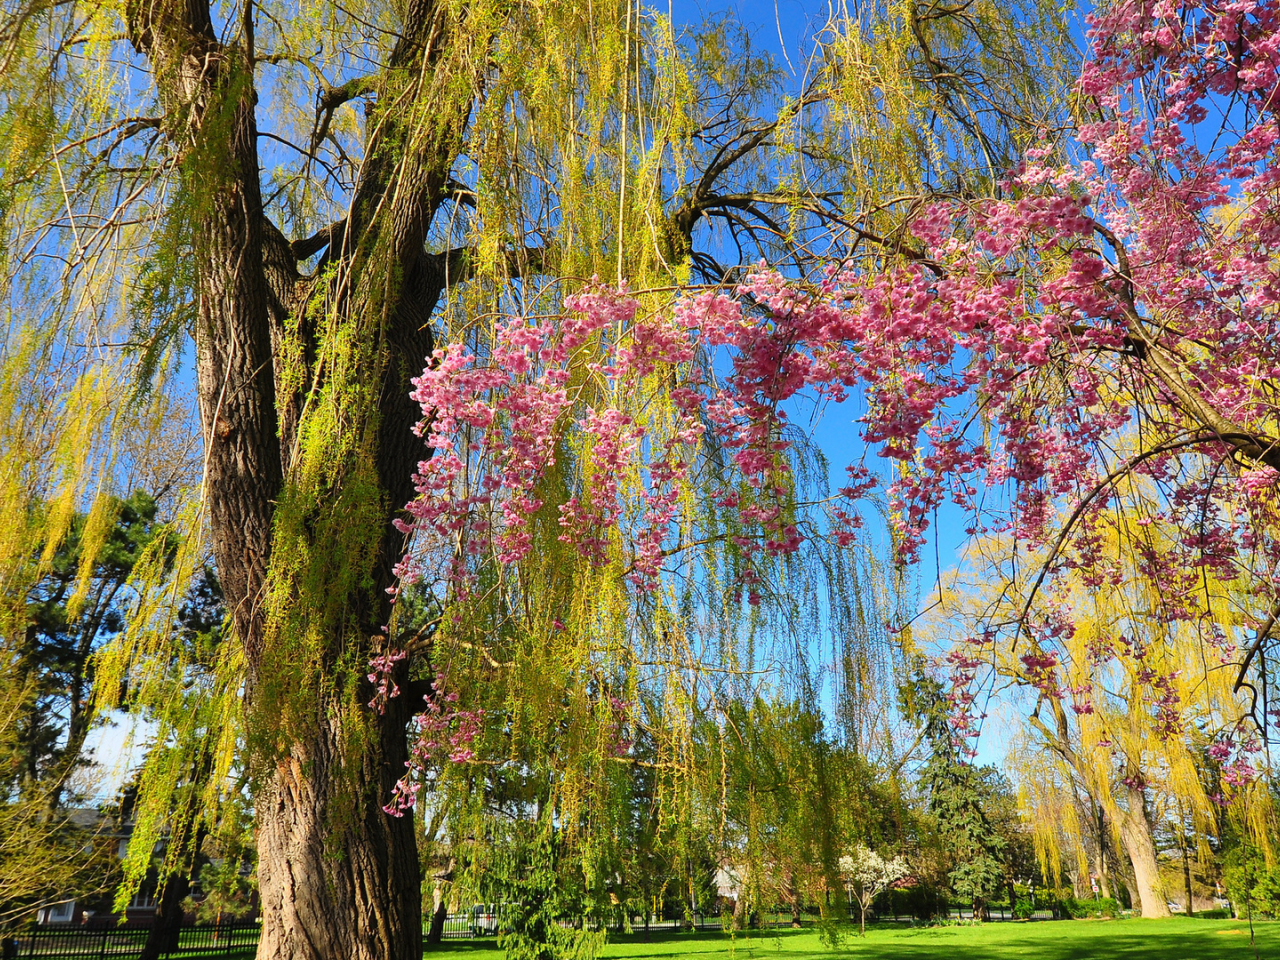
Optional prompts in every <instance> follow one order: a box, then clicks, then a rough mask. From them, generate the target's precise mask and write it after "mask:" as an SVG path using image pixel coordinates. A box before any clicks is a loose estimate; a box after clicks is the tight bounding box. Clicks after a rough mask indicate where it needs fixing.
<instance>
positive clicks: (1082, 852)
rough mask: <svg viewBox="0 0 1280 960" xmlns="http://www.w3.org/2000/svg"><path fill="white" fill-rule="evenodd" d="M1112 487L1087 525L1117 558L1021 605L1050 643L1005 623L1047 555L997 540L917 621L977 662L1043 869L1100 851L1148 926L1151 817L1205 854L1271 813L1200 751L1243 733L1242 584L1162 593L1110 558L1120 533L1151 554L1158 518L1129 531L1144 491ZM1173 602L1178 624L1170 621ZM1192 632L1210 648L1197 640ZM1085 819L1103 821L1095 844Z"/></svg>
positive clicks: (1130, 483)
mask: <svg viewBox="0 0 1280 960" xmlns="http://www.w3.org/2000/svg"><path fill="white" fill-rule="evenodd" d="M1121 487H1122V489H1121V490H1120V491H1119V494H1121V495H1120V496H1118V497H1117V501H1118V502H1117V503H1116V504H1114V505H1113V506H1114V509H1113V511H1112V512H1111V513H1110V514H1109V519H1108V521H1107V522H1105V523H1094V525H1093V529H1094V531H1095V532H1096V535H1097V542H1096V546H1097V548H1098V550H1099V553H1100V556H1102V557H1115V558H1118V559H1116V560H1115V561H1114V562H1113V564H1112V565H1111V567H1110V568H1109V574H1108V575H1107V576H1104V577H1101V578H1097V579H1096V580H1095V581H1093V582H1085V579H1084V575H1083V574H1082V573H1080V572H1076V573H1074V574H1071V575H1067V576H1064V575H1062V574H1061V573H1060V574H1059V575H1058V581H1059V582H1060V585H1059V586H1057V587H1055V588H1054V589H1053V590H1049V589H1047V588H1044V589H1042V590H1041V591H1040V592H1038V593H1036V594H1035V597H1034V602H1033V603H1032V604H1031V606H1030V610H1029V612H1028V615H1027V616H1028V619H1030V620H1036V621H1037V622H1045V621H1046V620H1047V621H1048V622H1063V623H1065V624H1069V626H1068V627H1067V628H1065V629H1062V630H1061V631H1057V632H1055V633H1054V634H1053V638H1052V639H1051V640H1049V639H1042V640H1041V641H1039V642H1036V641H1033V640H1031V639H1030V638H1029V637H1028V635H1027V633H1026V632H1024V631H1023V630H1021V629H1020V628H1018V627H1017V625H1018V624H1019V623H1021V622H1022V617H1023V604H1024V602H1025V598H1026V597H1028V596H1029V595H1031V589H1032V584H1033V582H1034V580H1035V578H1036V577H1037V575H1038V573H1039V570H1040V567H1041V564H1042V563H1043V562H1044V554H1045V553H1046V552H1047V550H1046V551H1042V552H1040V553H1030V554H1028V553H1026V552H1025V551H1024V552H1022V553H1021V555H1018V552H1014V551H1010V550H1009V547H1008V544H1007V542H1005V541H998V540H990V541H982V542H979V543H977V544H975V545H974V548H973V549H972V550H971V551H970V554H969V557H968V559H967V560H966V566H965V568H963V571H962V572H959V573H955V574H954V575H953V580H952V581H950V583H949V585H948V586H947V587H946V588H945V589H943V591H942V593H941V604H940V606H939V607H938V608H937V609H936V610H934V611H932V612H931V614H930V618H931V620H932V621H934V623H935V624H936V625H937V626H935V631H936V633H935V635H936V636H938V637H939V638H945V639H947V640H949V641H951V642H956V641H959V643H958V647H957V649H961V650H965V651H966V652H965V653H964V654H963V656H965V657H972V658H973V661H976V662H979V663H980V665H977V666H976V667H975V668H974V670H973V672H974V673H976V677H977V678H978V679H977V680H975V681H973V682H972V687H971V689H972V690H974V691H975V692H977V694H978V700H977V701H976V702H977V704H978V709H981V710H983V711H990V712H992V713H993V714H994V713H995V712H996V709H997V706H996V705H998V709H999V715H1000V717H1001V720H1000V721H997V722H999V723H1001V724H1012V725H1013V727H1014V735H1013V739H1012V741H1011V742H1012V746H1011V753H1010V758H1009V759H1010V762H1011V763H1012V765H1013V767H1014V768H1015V769H1016V770H1017V773H1018V780H1019V784H1020V801H1021V803H1022V806H1023V813H1024V814H1025V815H1026V816H1027V818H1028V820H1029V822H1031V823H1032V824H1033V825H1034V829H1035V839H1036V845H1037V850H1038V852H1039V855H1040V857H1041V860H1042V864H1043V865H1044V868H1045V869H1046V871H1047V872H1052V871H1057V870H1058V869H1059V865H1060V864H1061V862H1062V858H1063V857H1064V856H1066V857H1069V858H1071V859H1072V860H1074V861H1075V862H1076V864H1077V866H1078V870H1079V872H1080V873H1081V874H1088V873H1089V871H1090V865H1089V862H1088V860H1089V853H1088V849H1089V843H1090V842H1093V843H1095V844H1096V842H1099V841H1101V842H1103V843H1105V844H1109V845H1111V846H1112V848H1113V849H1116V850H1121V851H1123V852H1124V854H1125V855H1126V856H1127V857H1128V859H1129V861H1130V863H1131V865H1132V869H1133V873H1134V874H1135V875H1136V882H1137V885H1138V890H1137V891H1136V892H1137V893H1138V894H1139V895H1140V897H1141V900H1142V909H1143V914H1144V915H1159V914H1161V913H1162V912H1167V908H1166V907H1165V906H1164V899H1163V893H1162V892H1161V891H1160V881H1159V877H1158V862H1157V858H1156V847H1155V841H1154V837H1153V829H1154V824H1155V822H1156V816H1157V814H1158V813H1159V812H1160V811H1163V810H1165V809H1166V808H1170V809H1172V808H1174V807H1176V808H1177V809H1178V810H1179V811H1181V814H1182V815H1184V816H1185V817H1186V818H1187V819H1188V821H1189V822H1190V823H1191V824H1192V826H1193V829H1194V831H1195V834H1196V835H1197V836H1198V837H1199V838H1200V854H1201V855H1202V856H1205V857H1207V856H1209V855H1210V854H1209V848H1208V846H1207V843H1208V841H1209V839H1210V838H1211V837H1213V836H1215V835H1217V834H1218V832H1219V830H1220V828H1221V825H1222V822H1223V821H1222V818H1223V816H1224V815H1227V816H1231V817H1233V818H1235V819H1236V820H1237V821H1238V822H1239V823H1240V824H1241V825H1242V826H1245V827H1247V829H1248V830H1249V832H1250V833H1252V834H1253V835H1255V836H1258V837H1262V838H1265V836H1266V834H1267V832H1268V822H1269V819H1270V816H1271V805H1270V802H1269V799H1268V793H1267V790H1266V786H1265V777H1263V778H1262V779H1258V780H1255V781H1253V782H1250V783H1245V784H1234V785H1233V784H1231V783H1229V782H1227V780H1229V778H1227V780H1224V779H1223V778H1222V775H1221V772H1220V769H1219V768H1220V767H1222V766H1223V765H1224V761H1225V760H1226V758H1227V756H1228V753H1227V752H1226V750H1225V748H1223V747H1219V748H1218V749H1219V750H1223V753H1222V754H1221V756H1219V757H1217V758H1216V759H1215V758H1213V757H1212V755H1211V754H1210V748H1212V747H1214V745H1215V744H1221V743H1233V744H1234V746H1233V747H1232V749H1231V755H1232V756H1233V757H1234V756H1236V755H1237V754H1239V750H1240V747H1241V744H1242V743H1244V744H1248V743H1249V741H1250V737H1251V730H1252V727H1251V726H1247V725H1246V724H1247V723H1248V721H1246V719H1245V717H1246V715H1247V711H1248V697H1247V696H1245V695H1243V694H1241V693H1238V692H1237V691H1236V690H1235V689H1234V683H1235V678H1236V669H1235V668H1234V667H1233V666H1231V661H1232V659H1233V650H1234V646H1232V645H1233V644H1234V643H1239V642H1240V638H1242V637H1243V636H1244V634H1243V628H1244V627H1245V625H1246V624H1247V623H1248V622H1250V621H1249V619H1248V613H1247V611H1248V600H1247V595H1246V594H1245V593H1244V592H1243V588H1242V587H1241V585H1240V583H1238V582H1236V581H1234V580H1229V579H1228V580H1224V579H1221V578H1220V577H1218V576H1215V574H1214V573H1213V571H1211V570H1209V569H1204V570H1198V571H1194V573H1193V574H1189V575H1188V576H1187V577H1184V578H1183V579H1182V581H1178V582H1177V583H1176V584H1174V589H1180V590H1181V591H1182V592H1181V594H1180V595H1179V597H1173V596H1172V595H1171V594H1170V592H1169V591H1170V589H1171V582H1172V581H1173V579H1174V578H1172V577H1170V576H1169V575H1168V574H1167V573H1166V575H1164V576H1162V577H1161V579H1160V581H1159V582H1157V581H1156V580H1155V579H1154V578H1152V577H1150V576H1147V575H1145V573H1144V571H1142V570H1139V569H1136V568H1135V567H1134V566H1133V565H1131V563H1129V562H1127V561H1125V560H1124V559H1122V558H1124V557H1125V556H1127V555H1130V554H1127V553H1126V551H1124V550H1122V549H1120V548H1119V545H1118V537H1119V536H1120V534H1121V533H1123V534H1124V536H1125V537H1126V538H1130V537H1134V536H1138V537H1140V538H1142V539H1143V540H1145V541H1146V543H1147V544H1148V546H1149V547H1150V549H1151V550H1152V553H1153V555H1154V556H1159V555H1160V554H1161V553H1162V540H1161V538H1162V537H1165V536H1166V533H1165V532H1164V531H1163V530H1162V529H1161V528H1160V525H1159V524H1158V523H1152V522H1149V521H1148V522H1145V523H1143V524H1140V525H1138V523H1137V518H1138V517H1140V516H1141V515H1142V511H1141V505H1142V503H1143V502H1144V496H1146V497H1149V496H1150V492H1149V491H1148V490H1146V489H1145V485H1144V484H1143V483H1142V481H1140V480H1138V479H1132V480H1126V481H1124V482H1123V483H1122V484H1121ZM1148 502H1149V501H1148ZM1126 525H1128V526H1126ZM975 577H977V578H975ZM1098 580H1100V581H1101V582H1098ZM1184 581H1185V582H1184ZM1171 599H1172V600H1174V602H1178V603H1183V604H1185V605H1186V607H1187V608H1188V610H1189V611H1191V615H1189V616H1187V617H1184V618H1182V619H1176V620H1172V621H1171V620H1170V618H1169V617H1168V615H1167V611H1168V604H1169V603H1170V601H1171ZM948 619H950V620H951V623H950V625H949V626H947V627H942V626H940V624H942V623H944V622H946V621H947V620H948ZM993 623H994V624H1009V625H1012V626H1011V627H1010V628H1009V629H1007V630H1001V629H997V630H995V631H992V632H991V633H990V634H988V638H987V642H985V643H976V642H974V641H972V640H967V641H966V640H962V639H961V638H962V637H963V636H964V635H965V633H966V632H968V631H974V630H977V631H979V632H980V631H982V630H983V629H985V626H984V625H987V624H993ZM1206 623H1208V624H1211V625H1212V626H1213V630H1212V633H1213V635H1215V636H1217V637H1218V638H1219V640H1220V643H1219V645H1218V646H1214V645H1212V644H1210V643H1206V640H1205V635H1206V632H1205V630H1204V624H1206ZM993 690H994V691H996V692H994V693H990V694H988V691H993ZM988 695H990V696H992V697H994V698H996V699H995V701H994V704H995V705H993V703H992V701H989V700H988V699H987V697H988ZM988 722H992V721H988ZM1239 755H1240V756H1243V754H1239ZM1255 762H1257V761H1255ZM1223 805H1225V807H1226V809H1225V811H1224V809H1223ZM1093 810H1097V811H1100V812H1101V814H1102V818H1103V822H1104V824H1105V826H1104V829H1105V831H1106V836H1104V837H1101V838H1099V837H1098V836H1097V826H1096V825H1095V824H1094V823H1093V822H1092V817H1093V814H1092V813H1091V811H1093ZM1095 866H1096V864H1095Z"/></svg>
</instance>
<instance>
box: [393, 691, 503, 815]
mask: <svg viewBox="0 0 1280 960" xmlns="http://www.w3.org/2000/svg"><path fill="white" fill-rule="evenodd" d="M393 696H394V694H393ZM458 701H459V696H458V694H457V692H456V691H452V690H449V684H448V678H447V677H446V676H445V675H444V674H442V673H441V674H437V675H436V677H435V679H434V681H433V682H432V684H431V692H430V693H428V694H427V695H426V696H425V697H424V709H423V710H422V712H420V713H418V714H416V715H415V717H414V718H413V722H412V728H411V730H410V733H411V736H412V738H413V744H412V747H411V748H410V753H409V759H408V760H406V761H405V767H407V768H408V769H407V771H406V773H405V775H404V776H403V777H401V778H400V779H399V780H398V781H397V782H396V786H395V790H394V792H393V793H392V796H391V800H390V802H388V803H387V804H386V806H384V807H383V808H382V809H383V810H384V811H385V812H386V813H388V814H390V815H391V816H393V817H400V816H403V815H404V813H405V811H406V810H409V809H410V808H412V807H413V806H414V804H416V803H417V799H418V792H419V791H420V790H421V789H422V776H421V775H422V773H423V771H424V770H426V769H427V768H428V767H430V766H432V765H435V764H439V763H442V762H446V761H447V762H449V763H468V762H470V761H472V760H474V759H475V757H476V753H475V741H476V738H477V737H478V736H479V735H480V733H481V730H482V728H483V721H484V710H483V709H479V708H477V709H475V710H464V709H461V708H460V707H459V706H458Z"/></svg>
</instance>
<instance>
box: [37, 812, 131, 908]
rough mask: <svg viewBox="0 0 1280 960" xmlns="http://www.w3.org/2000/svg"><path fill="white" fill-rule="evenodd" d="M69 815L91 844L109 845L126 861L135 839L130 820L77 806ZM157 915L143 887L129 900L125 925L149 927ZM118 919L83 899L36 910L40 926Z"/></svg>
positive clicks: (65, 901)
mask: <svg viewBox="0 0 1280 960" xmlns="http://www.w3.org/2000/svg"><path fill="white" fill-rule="evenodd" d="M67 815H68V819H69V820H70V821H71V822H72V823H73V824H74V825H75V826H76V827H78V828H79V829H81V830H83V831H84V832H85V833H86V834H87V835H88V836H89V837H90V838H91V839H90V841H89V842H90V843H93V844H95V845H97V844H102V845H104V846H105V845H108V844H109V845H111V846H112V847H113V848H114V851H115V855H116V857H118V858H119V859H124V855H125V853H126V851H128V849H129V838H130V837H132V836H133V819H132V818H131V817H125V818H118V817H116V816H114V815H112V814H110V813H104V812H103V811H102V810H101V809H100V808H98V807H75V808H73V809H71V810H69V811H68V812H67ZM155 912H156V900H155V897H154V896H153V892H149V891H148V888H147V887H146V886H144V887H143V889H142V890H140V891H139V892H138V893H137V894H135V895H134V897H133V899H132V900H131V901H129V906H128V907H127V908H126V909H125V925H126V926H135V927H141V926H147V925H149V924H150V923H151V918H152V917H154V916H155ZM119 919H120V918H119V916H118V915H117V914H114V913H111V912H110V911H109V910H102V909H96V910H95V909H93V908H92V907H89V906H88V905H87V904H85V903H84V901H82V900H64V901H62V902H61V903H54V904H50V905H49V906H47V907H42V908H41V909H40V910H38V911H36V923H37V924H38V925H40V926H51V925H62V926H67V925H70V926H82V925H93V926H97V925H99V924H100V923H110V924H113V925H114V924H116V923H117V922H118V921H119Z"/></svg>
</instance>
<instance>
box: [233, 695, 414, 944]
mask: <svg viewBox="0 0 1280 960" xmlns="http://www.w3.org/2000/svg"><path fill="white" fill-rule="evenodd" d="M341 716H342V713H341V712H340V711H337V710H330V711H326V718H325V720H324V721H322V722H321V723H320V725H319V728H318V729H317V730H316V731H315V733H314V734H313V736H311V737H310V738H308V740H307V741H306V742H305V743H302V742H299V743H297V744H295V745H294V747H293V750H292V752H291V754H290V756H288V757H287V758H284V759H281V760H280V761H279V763H278V765H277V768H276V772H275V776H274V777H273V779H272V782H271V783H270V785H269V786H268V787H267V789H266V790H265V791H264V794H263V795H262V796H261V799H259V800H258V882H259V889H260V891H261V897H262V939H261V941H260V942H259V945H258V958H259V960H417V958H418V957H420V956H421V955H422V905H421V899H420V897H419V895H418V889H419V867H418V851H417V844H416V843H415V840H414V835H413V819H412V817H410V816H404V817H393V816H390V815H388V814H386V813H384V812H383V810H382V809H381V803H382V802H385V800H386V798H388V797H389V796H390V795H391V788H392V786H393V785H394V783H395V778H396V776H397V775H398V773H399V771H401V770H403V769H404V761H405V759H406V758H407V749H406V746H405V741H404V735H403V730H404V720H405V711H404V708H403V705H401V706H400V707H399V709H388V711H387V714H386V715H385V716H383V717H381V718H379V719H380V721H381V722H380V723H379V728H380V734H381V742H380V743H376V744H375V743H368V742H364V743H362V744H361V747H362V749H361V752H360V755H359V756H355V757H347V756H344V755H343V751H344V750H345V749H349V744H350V742H351V741H350V740H349V739H348V737H347V735H346V734H345V733H344V731H343V730H342V729H341V725H340V721H335V720H334V719H332V718H334V717H341ZM397 723H398V724H399V726H398V729H397Z"/></svg>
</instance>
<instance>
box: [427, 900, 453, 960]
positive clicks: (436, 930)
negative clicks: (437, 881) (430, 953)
mask: <svg viewBox="0 0 1280 960" xmlns="http://www.w3.org/2000/svg"><path fill="white" fill-rule="evenodd" d="M447 919H449V901H448V900H447V899H446V898H445V897H444V896H443V891H441V890H439V889H437V890H436V905H435V909H434V910H433V911H431V929H429V930H428V931H427V943H429V944H431V945H432V946H438V945H439V944H440V943H441V942H442V941H443V940H444V922H445V921H446V920H447Z"/></svg>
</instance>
